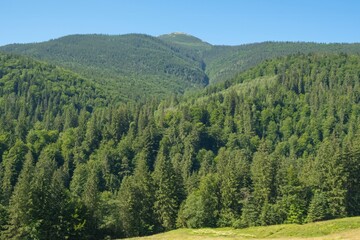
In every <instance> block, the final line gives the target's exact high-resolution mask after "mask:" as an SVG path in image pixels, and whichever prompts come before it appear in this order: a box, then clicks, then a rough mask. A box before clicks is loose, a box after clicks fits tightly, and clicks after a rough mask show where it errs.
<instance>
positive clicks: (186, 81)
mask: <svg viewBox="0 0 360 240" xmlns="http://www.w3.org/2000/svg"><path fill="white" fill-rule="evenodd" d="M1 50H2V51H6V52H12V53H18V54H24V55H29V56H32V57H35V58H37V59H41V60H46V61H49V62H52V63H55V64H58V65H60V66H63V67H67V68H70V69H72V70H74V71H76V72H78V73H80V74H82V75H84V76H86V77H90V78H92V79H94V80H96V81H97V82H98V83H101V84H104V85H107V86H108V88H109V90H112V91H114V92H115V93H116V94H117V95H119V96H120V98H121V99H123V100H127V99H138V98H143V97H144V96H154V95H164V94H169V93H171V92H178V93H179V92H180V93H181V92H183V91H184V90H185V89H188V88H193V87H203V86H205V85H207V84H208V79H207V76H206V75H205V73H204V71H203V69H202V64H201V63H200V62H198V61H197V59H193V58H192V57H191V56H187V55H185V54H182V53H181V52H180V51H174V50H173V49H172V48H171V47H170V46H169V45H168V44H165V43H164V42H163V41H161V40H159V39H157V38H154V37H151V36H147V35H140V34H128V35H120V36H107V35H71V36H66V37H62V38H59V39H55V40H50V41H47V42H42V43H34V44H13V45H8V46H5V47H2V48H1Z"/></svg>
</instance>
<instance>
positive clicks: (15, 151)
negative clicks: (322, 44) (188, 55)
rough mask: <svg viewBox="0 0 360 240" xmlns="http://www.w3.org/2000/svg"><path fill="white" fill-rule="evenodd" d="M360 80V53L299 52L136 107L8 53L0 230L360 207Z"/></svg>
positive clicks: (150, 224)
mask: <svg viewBox="0 0 360 240" xmlns="http://www.w3.org/2000/svg"><path fill="white" fill-rule="evenodd" d="M359 83H360V56H359V55H347V54H295V55H290V56H286V57H280V58H276V59H271V60H267V61H264V62H262V63H261V64H258V65H256V66H255V67H253V68H251V69H249V70H246V71H244V72H242V73H240V74H237V75H236V76H235V77H234V78H233V79H232V80H229V81H226V82H222V83H217V84H213V85H210V86H208V87H206V88H205V89H203V90H201V91H198V92H196V93H192V94H189V93H188V94H187V95H186V96H184V97H176V96H172V97H168V98H166V99H164V100H163V101H161V102H158V101H155V100H153V99H152V100H148V101H146V102H142V103H137V104H136V103H133V102H129V103H126V104H125V103H123V102H120V101H119V100H114V99H112V98H111V96H110V95H108V94H105V93H104V91H105V90H102V88H99V87H98V86H96V85H94V84H93V82H92V81H89V80H87V79H85V78H82V77H80V76H79V75H78V74H75V73H72V72H69V71H67V70H64V69H62V68H59V67H55V66H53V65H49V64H47V63H43V62H38V61H34V60H31V59H29V58H25V57H17V56H14V55H8V54H0V84H1V86H2V87H1V88H0V103H2V104H0V113H1V114H0V153H1V164H0V180H1V181H0V183H1V185H0V228H1V231H0V234H1V238H4V239H66V238H68V239H104V238H109V237H110V238H120V237H132V236H143V235H151V234H155V233H159V232H165V231H170V230H174V229H176V228H206V227H207V228H218V227H235V228H247V227H258V226H267V225H279V224H299V223H300V224H303V223H310V222H317V221H322V220H330V219H336V218H343V217H352V216H359V215H360V201H359V199H360V186H359V184H358V183H359V181H360V179H359V176H360V165H359V161H360V143H359V137H358V136H359V134H360V128H359V126H360V117H359V116H360V107H359V106H360V105H359V103H360V97H359V96H360V84H359ZM274 229H276V227H274ZM179 231H180V230H179Z"/></svg>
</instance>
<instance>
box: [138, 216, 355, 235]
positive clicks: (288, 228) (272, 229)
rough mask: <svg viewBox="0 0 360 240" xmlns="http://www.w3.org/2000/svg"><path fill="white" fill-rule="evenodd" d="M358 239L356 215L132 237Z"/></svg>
mask: <svg viewBox="0 0 360 240" xmlns="http://www.w3.org/2000/svg"><path fill="white" fill-rule="evenodd" d="M272 238H276V239H360V217H353V218H343V219H336V220H329V221H323V222H316V223H309V224H304V225H298V224H283V225H274V226H267V227H250V228H245V229H233V228H202V229H178V230H174V231H170V232H167V233H162V234H157V235H153V236H148V237H142V238H132V239H133V240H134V239H139V240H140V239H143V240H146V239H154V240H162V239H174V240H177V239H195V240H196V239H198V240H205V239H206V240H212V239H272Z"/></svg>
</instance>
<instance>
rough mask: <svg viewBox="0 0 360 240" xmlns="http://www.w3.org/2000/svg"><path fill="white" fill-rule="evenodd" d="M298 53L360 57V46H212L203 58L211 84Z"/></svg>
mask: <svg viewBox="0 0 360 240" xmlns="http://www.w3.org/2000/svg"><path fill="white" fill-rule="evenodd" d="M296 53H306V54H307V53H348V54H355V53H358V54H359V53H360V44H359V43H353V44H346V43H344V44H341V43H331V44H322V43H306V42H263V43H254V44H244V45H240V46H213V48H212V49H211V50H209V51H205V52H204V54H203V60H204V62H205V63H206V71H205V72H206V74H207V75H208V77H209V79H210V83H215V82H221V81H224V80H228V79H231V78H232V77H234V76H235V75H236V74H237V73H239V72H241V71H244V70H247V69H249V68H251V67H253V66H255V65H257V64H258V63H261V62H262V61H264V60H267V59H272V58H276V57H280V56H286V55H289V54H296Z"/></svg>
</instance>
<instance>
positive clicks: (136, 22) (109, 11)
mask: <svg viewBox="0 0 360 240" xmlns="http://www.w3.org/2000/svg"><path fill="white" fill-rule="evenodd" d="M0 8H1V12H0V21H1V23H2V24H1V27H0V45H5V44H9V43H24V42H39V41H45V40H49V39H52V38H58V37H61V36H64V35H68V34H75V33H105V34H125V33H146V34H150V35H153V36H157V35H160V34H164V33H170V32H186V33H189V34H192V35H194V36H197V37H199V38H201V39H203V40H204V41H207V42H210V43H212V44H226V45H236V44H242V43H251V42H261V41H267V40H275V41H315V42H360V1H359V0H338V1H334V0H327V1H326V0H247V1H245V0H178V1H175V0H127V1H125V0H57V1H55V0H1V4H0Z"/></svg>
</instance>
